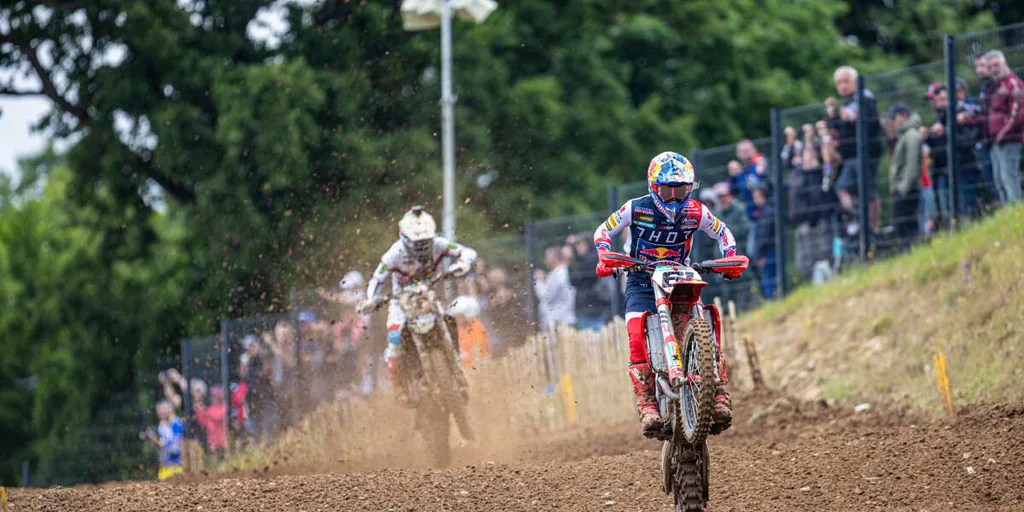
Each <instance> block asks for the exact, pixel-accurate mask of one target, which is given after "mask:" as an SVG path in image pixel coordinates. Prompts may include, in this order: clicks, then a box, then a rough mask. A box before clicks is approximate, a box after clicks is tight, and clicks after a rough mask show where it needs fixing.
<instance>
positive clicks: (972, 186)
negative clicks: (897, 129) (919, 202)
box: [924, 82, 982, 219]
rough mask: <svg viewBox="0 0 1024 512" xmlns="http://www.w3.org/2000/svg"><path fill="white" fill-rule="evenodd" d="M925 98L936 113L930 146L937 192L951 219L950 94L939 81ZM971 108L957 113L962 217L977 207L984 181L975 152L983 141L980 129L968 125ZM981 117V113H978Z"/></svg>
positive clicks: (959, 105)
mask: <svg viewBox="0 0 1024 512" xmlns="http://www.w3.org/2000/svg"><path fill="white" fill-rule="evenodd" d="M925 97H926V98H927V99H928V100H929V101H930V102H931V106H932V109H934V110H935V123H934V124H932V126H931V127H929V128H928V129H927V130H924V131H926V133H927V139H926V143H927V144H928V147H929V148H930V151H931V161H932V164H933V166H932V167H931V175H932V177H933V178H934V180H935V190H936V193H937V194H938V204H939V209H940V210H941V213H942V215H943V216H945V218H947V219H948V218H950V217H951V215H952V209H951V207H950V194H949V191H950V190H949V189H950V187H949V181H950V179H951V172H950V170H951V168H950V167H949V164H948V162H947V159H948V153H947V152H946V146H947V144H946V126H947V120H946V107H948V106H949V95H948V92H947V91H946V86H945V85H942V84H941V83H939V82H936V83H933V84H931V86H929V87H928V92H927V93H926V94H925ZM968 109H969V106H968V104H967V103H966V102H964V101H958V102H957V104H956V112H957V125H958V126H957V133H956V148H957V164H956V172H957V183H956V185H957V200H956V201H957V210H958V211H959V212H960V214H961V215H970V214H971V213H972V209H973V206H974V204H975V201H974V194H975V190H976V189H977V188H978V186H979V182H980V181H981V180H982V177H981V172H980V167H979V165H978V159H977V155H976V154H975V152H974V147H975V145H976V144H977V143H978V142H979V141H980V139H981V131H980V127H978V126H977V125H972V124H965V123H966V121H968V120H969V118H970V117H971V116H972V113H971V111H969V110H968ZM973 115H977V112H975V114H973Z"/></svg>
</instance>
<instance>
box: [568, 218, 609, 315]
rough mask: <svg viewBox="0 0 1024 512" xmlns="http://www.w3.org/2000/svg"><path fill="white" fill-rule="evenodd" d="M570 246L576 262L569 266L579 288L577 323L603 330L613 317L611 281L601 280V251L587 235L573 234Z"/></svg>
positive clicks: (570, 276) (577, 295)
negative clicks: (598, 255) (596, 271)
mask: <svg viewBox="0 0 1024 512" xmlns="http://www.w3.org/2000/svg"><path fill="white" fill-rule="evenodd" d="M566 245H568V246H569V247H571V248H572V251H573V256H574V257H573V260H572V261H573V263H572V265H570V266H569V282H570V283H571V284H572V287H573V288H574V289H575V290H576V326H577V327H579V328H580V329H589V330H594V331H596V330H599V329H601V328H602V327H604V325H605V324H607V323H608V321H609V320H611V318H612V300H611V293H612V289H611V282H610V281H608V280H606V279H598V278H597V274H595V273H594V269H595V268H597V262H598V259H597V251H595V250H594V244H593V243H591V242H588V241H587V238H586V237H580V236H576V235H573V236H570V237H569V238H568V239H566Z"/></svg>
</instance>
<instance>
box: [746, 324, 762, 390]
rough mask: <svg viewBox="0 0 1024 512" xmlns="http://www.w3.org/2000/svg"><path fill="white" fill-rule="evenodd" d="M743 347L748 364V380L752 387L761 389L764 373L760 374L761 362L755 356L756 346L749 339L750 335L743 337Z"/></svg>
mask: <svg viewBox="0 0 1024 512" xmlns="http://www.w3.org/2000/svg"><path fill="white" fill-rule="evenodd" d="M743 348H744V349H746V351H747V364H748V365H749V366H750V380H751V381H753V383H754V389H762V388H764V387H765V385H764V375H762V374H761V362H760V361H759V360H758V358H757V347H755V346H754V342H753V341H751V340H750V336H744V337H743Z"/></svg>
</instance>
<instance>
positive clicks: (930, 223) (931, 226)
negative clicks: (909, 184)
mask: <svg viewBox="0 0 1024 512" xmlns="http://www.w3.org/2000/svg"><path fill="white" fill-rule="evenodd" d="M892 139H893V140H892V144H891V147H893V148H895V146H896V140H895V136H893V137H892ZM931 158H932V157H931V148H929V147H928V144H927V143H926V144H924V145H923V146H921V202H920V204H919V205H918V212H919V215H918V223H919V224H920V229H921V233H923V234H924V235H931V234H932V233H934V232H935V226H936V225H937V217H938V215H939V213H938V206H937V205H936V201H935V190H934V183H933V182H932V177H931V163H930V162H931Z"/></svg>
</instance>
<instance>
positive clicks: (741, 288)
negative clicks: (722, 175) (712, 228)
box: [701, 181, 752, 311]
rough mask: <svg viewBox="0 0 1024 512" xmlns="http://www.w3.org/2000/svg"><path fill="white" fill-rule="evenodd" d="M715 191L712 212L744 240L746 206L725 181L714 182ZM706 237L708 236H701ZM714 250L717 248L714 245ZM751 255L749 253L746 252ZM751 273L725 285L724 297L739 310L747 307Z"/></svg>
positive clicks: (748, 235)
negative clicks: (733, 283)
mask: <svg viewBox="0 0 1024 512" xmlns="http://www.w3.org/2000/svg"><path fill="white" fill-rule="evenodd" d="M711 190H712V191H713V192H714V193H715V197H716V199H717V201H716V203H717V204H718V208H717V209H715V210H714V214H715V216H716V217H718V218H719V219H720V220H721V221H722V223H723V224H725V225H726V226H729V230H730V231H732V234H733V236H734V237H736V240H746V239H748V238H749V237H750V231H751V230H750V221H749V220H748V219H747V213H746V207H745V206H744V204H743V203H741V202H739V201H736V199H735V198H734V196H733V195H732V189H731V188H730V187H729V184H728V183H726V182H724V181H723V182H720V183H715V186H714V187H712V189H711ZM701 238H708V237H701ZM715 250H718V248H717V247H716V248H715ZM747 255H748V256H752V254H751V253H749V252H748V253H747ZM751 280H752V274H750V273H747V272H744V273H743V275H742V276H740V278H739V280H737V283H736V284H735V285H727V286H726V297H727V299H731V300H733V301H735V302H736V307H737V308H739V309H740V310H741V311H742V310H745V309H746V308H747V305H748V304H749V303H750V283H751Z"/></svg>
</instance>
